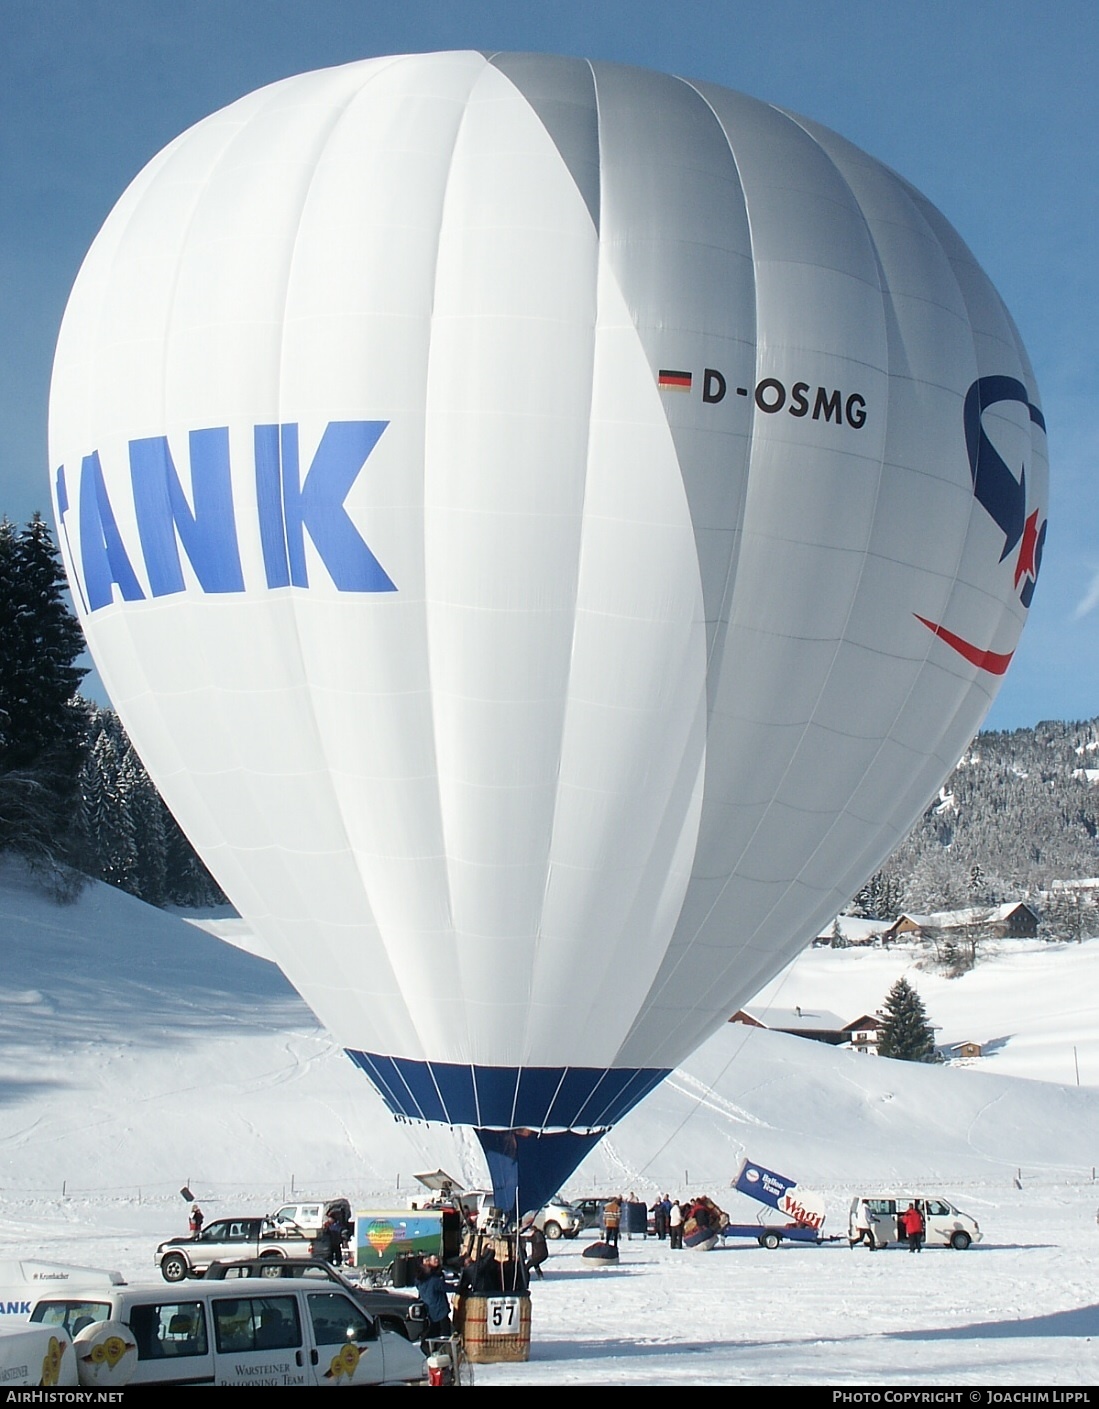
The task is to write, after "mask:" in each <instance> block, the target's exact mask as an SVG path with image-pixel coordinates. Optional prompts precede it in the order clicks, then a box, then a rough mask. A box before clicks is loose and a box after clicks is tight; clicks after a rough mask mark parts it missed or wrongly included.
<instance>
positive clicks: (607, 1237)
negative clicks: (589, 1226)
mask: <svg viewBox="0 0 1099 1409" xmlns="http://www.w3.org/2000/svg"><path fill="white" fill-rule="evenodd" d="M621 1219H622V1201H621V1199H619V1198H613V1199H611V1201H610V1203H608V1204H606V1205H605V1206H604V1208H603V1241H604V1242H605V1243H606V1244H607V1246H608V1247H609V1248H616V1247H617V1246H618V1225H619V1223H620V1222H621Z"/></svg>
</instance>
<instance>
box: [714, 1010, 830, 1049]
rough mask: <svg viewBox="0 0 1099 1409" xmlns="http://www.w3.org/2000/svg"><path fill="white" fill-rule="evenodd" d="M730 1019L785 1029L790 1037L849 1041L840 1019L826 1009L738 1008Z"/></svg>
mask: <svg viewBox="0 0 1099 1409" xmlns="http://www.w3.org/2000/svg"><path fill="white" fill-rule="evenodd" d="M729 1021H730V1022H731V1023H743V1024H744V1025H745V1026H746V1027H761V1028H765V1029H766V1030H767V1031H768V1032H785V1033H787V1034H788V1035H789V1036H791V1037H808V1038H809V1039H810V1040H811V1041H813V1042H827V1043H828V1044H829V1045H830V1046H832V1047H839V1046H841V1045H842V1044H843V1043H844V1042H847V1041H848V1040H849V1034H848V1033H847V1031H846V1029H845V1027H844V1023H843V1019H842V1018H841V1017H839V1016H837V1014H835V1013H830V1012H828V1011H827V1009H825V1008H799V1007H794V1008H756V1007H751V1008H740V1009H738V1010H737V1011H736V1012H735V1013H734V1014H733V1016H732V1017H731V1018H730V1019H729Z"/></svg>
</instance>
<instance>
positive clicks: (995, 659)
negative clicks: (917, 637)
mask: <svg viewBox="0 0 1099 1409" xmlns="http://www.w3.org/2000/svg"><path fill="white" fill-rule="evenodd" d="M912 615H913V616H914V617H915V618H916V620H917V621H922V622H923V624H924V626H926V627H927V629H928V631H934V633H935V635H936V636H938V637H939V639H940V640H941V641H945V642H946V644H947V645H948V646H950V647H951V648H952V649H953V650H955V651H957V652H958V654H959V655H960V656H964V658H965V659H966V660H967V661H968V662H969V663H970V665H975V666H976V667H977V669H978V670H987V671H988V673H989V674H990V675H1003V673H1004V671H1005V670H1006V669H1007V668H1008V666H1009V665H1010V664H1011V657H1012V656H1013V655H1014V654H1015V652H1014V651H1008V653H1007V655H999V654H998V653H997V652H996V651H982V650H981V648H980V646H974V645H973V643H972V642H971V641H967V640H965V638H964V637H962V636H955V635H954V633H953V631H948V630H947V629H946V627H945V626H936V625H935V623H934V622H933V621H928V619H927V618H926V617H925V616H920V615H919V613H918V612H913V613H912Z"/></svg>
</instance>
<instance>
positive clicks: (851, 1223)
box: [847, 1194, 981, 1252]
mask: <svg viewBox="0 0 1099 1409" xmlns="http://www.w3.org/2000/svg"><path fill="white" fill-rule="evenodd" d="M912 1203H914V1204H915V1205H916V1207H917V1208H918V1209H919V1210H920V1212H921V1213H922V1214H923V1220H924V1242H925V1243H926V1244H927V1246H928V1247H944V1248H956V1249H957V1251H958V1252H964V1251H965V1249H966V1248H967V1247H969V1245H970V1243H979V1242H980V1241H981V1229H980V1225H979V1224H978V1222H977V1220H976V1219H975V1218H972V1217H970V1215H969V1214H968V1213H962V1211H961V1210H960V1209H957V1208H955V1207H954V1205H953V1204H952V1203H949V1202H948V1201H947V1200H946V1199H940V1198H929V1197H928V1196H927V1195H925V1194H858V1195H856V1197H855V1198H853V1199H852V1200H851V1210H850V1213H849V1214H848V1220H847V1236H848V1239H849V1240H850V1241H851V1242H852V1243H855V1242H856V1241H858V1238H859V1229H858V1226H857V1215H858V1211H859V1205H860V1204H865V1205H866V1207H867V1210H868V1212H869V1214H870V1220H871V1227H872V1229H873V1232H874V1242H875V1243H876V1245H877V1246H878V1247H880V1248H881V1247H888V1246H889V1244H890V1243H898V1242H904V1240H905V1235H904V1230H903V1229H902V1228H901V1227H900V1224H899V1223H898V1221H897V1220H898V1219H899V1218H900V1215H901V1214H902V1213H903V1212H904V1211H905V1209H906V1208H907V1207H908V1206H909V1204H912Z"/></svg>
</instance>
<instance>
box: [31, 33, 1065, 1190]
mask: <svg viewBox="0 0 1099 1409" xmlns="http://www.w3.org/2000/svg"><path fill="white" fill-rule="evenodd" d="M50 457H51V465H52V467H53V472H54V488H55V494H56V503H55V508H56V514H57V522H58V524H59V526H60V536H61V544H62V550H63V554H64V557H65V560H66V565H67V568H68V571H69V575H70V580H71V583H72V586H73V591H74V595H75V598H76V601H77V604H78V609H79V614H80V617H81V620H82V623H83V626H84V629H85V632H86V634H87V637H88V641H89V645H90V647H91V651H92V654H93V657H94V659H95V661H96V664H97V666H98V668H99V671H100V674H101V676H102V678H103V681H104V683H105V685H106V687H107V689H108V691H109V693H110V695H111V699H112V701H113V702H114V704H115V706H116V708H117V710H118V712H119V714H120V716H121V717H122V720H123V722H124V723H125V726H126V728H127V730H128V732H129V734H130V737H131V738H132V740H133V742H134V744H135V745H136V747H137V748H138V750H139V752H140V754H141V756H142V758H143V759H144V761H145V764H146V766H147V768H148V770H149V772H150V774H151V775H152V777H153V778H154V780H155V781H156V783H157V785H158V787H159V788H160V790H161V792H162V794H163V796H164V797H165V799H166V801H167V802H168V804H169V806H170V807H171V809H172V811H173V812H174V813H175V815H176V817H177V818H178V819H179V821H180V823H181V825H182V826H183V828H184V830H185V831H186V832H187V834H188V836H189V837H190V839H191V840H192V842H193V843H194V845H195V846H196V848H197V849H198V851H199V852H200V853H201V855H202V856H203V858H204V859H205V861H206V862H207V864H208V865H209V867H210V869H211V871H212V872H213V873H214V875H215V876H216V877H217V879H218V880H219V882H220V883H221V885H222V886H223V887H224V889H225V891H226V892H227V894H228V895H229V896H230V897H231V899H232V900H233V902H234V903H235V904H236V906H237V907H238V908H239V910H240V912H241V914H242V915H243V916H245V917H246V918H247V920H248V921H249V922H250V923H251V925H252V926H253V927H254V928H255V930H256V931H257V933H258V934H259V935H260V936H262V938H263V940H264V941H265V943H266V944H267V946H268V947H269V949H270V951H271V953H272V954H273V955H275V956H276V958H277V960H278V962H279V964H280V966H281V967H282V968H283V969H284V971H285V972H286V974H287V976H288V977H289V979H290V980H291V982H292V983H293V984H294V985H295V986H296V988H297V989H298V990H299V991H300V992H301V994H302V995H303V996H304V997H305V999H306V1000H307V1001H308V1002H309V1003H310V1005H311V1006H312V1007H313V1009H314V1010H315V1012H316V1013H317V1014H318V1016H319V1017H320V1018H321V1019H322V1020H323V1021H324V1022H325V1023H326V1024H327V1025H328V1026H329V1028H330V1029H331V1030H332V1032H333V1033H334V1034H336V1035H337V1037H338V1038H339V1040H340V1041H341V1042H342V1043H343V1044H344V1045H345V1046H346V1048H347V1049H348V1051H349V1052H350V1053H351V1054H352V1056H353V1057H354V1058H355V1060H356V1061H358V1062H359V1063H360V1064H361V1065H362V1066H363V1068H364V1069H365V1070H366V1071H367V1072H368V1073H369V1074H370V1075H371V1077H372V1078H373V1080H374V1081H375V1083H376V1084H377V1085H378V1087H379V1089H380V1090H381V1091H382V1092H383V1094H384V1096H385V1098H386V1100H387V1101H388V1103H389V1104H390V1106H391V1108H392V1109H393V1110H394V1111H396V1112H398V1113H400V1114H403V1115H406V1116H409V1117H412V1118H426V1119H430V1120H445V1121H447V1122H450V1123H456V1124H471V1125H474V1126H476V1127H479V1128H481V1129H489V1128H491V1129H495V1130H499V1131H503V1132H508V1131H515V1130H518V1129H521V1128H528V1129H531V1130H535V1131H545V1130H562V1131H572V1132H583V1133H585V1134H587V1133H592V1132H598V1131H601V1130H603V1129H605V1128H606V1127H607V1126H609V1125H610V1124H611V1123H612V1122H613V1121H614V1120H616V1119H617V1118H618V1117H619V1116H621V1115H622V1114H623V1113H624V1111H625V1110H627V1109H629V1107H630V1106H631V1105H633V1104H634V1103H635V1102H636V1101H637V1100H638V1099H640V1097H641V1096H642V1095H644V1094H645V1092H646V1091H648V1090H649V1089H651V1087H652V1085H653V1084H654V1083H655V1082H656V1081H658V1080H659V1079H660V1078H661V1076H662V1075H663V1074H665V1073H666V1072H667V1071H668V1070H669V1069H670V1068H672V1067H674V1066H675V1065H676V1063H678V1062H679V1061H680V1060H681V1059H682V1058H683V1057H684V1056H685V1055H686V1054H687V1053H689V1052H690V1051H691V1050H692V1049H693V1048H694V1047H695V1046H696V1045H697V1044H698V1043H700V1042H701V1041H702V1040H703V1039H704V1038H705V1037H706V1036H707V1035H708V1034H710V1033H711V1032H713V1031H714V1030H715V1029H716V1028H717V1027H718V1026H719V1025H720V1024H721V1023H723V1022H725V1021H726V1020H727V1019H728V1017H729V1015H730V1014H731V1013H732V1012H733V1011H734V1010H735V1008H736V1007H737V1006H738V1004H740V1003H741V1002H743V1001H744V1000H746V999H747V998H748V997H750V996H751V995H752V994H753V993H755V992H756V991H757V990H758V989H759V988H760V986H761V985H762V984H763V983H764V982H766V981H767V980H768V979H769V978H770V977H771V976H772V975H774V974H775V973H776V972H777V971H778V970H779V969H780V968H781V967H782V966H783V965H784V964H786V963H787V962H788V961H789V960H790V959H791V958H792V957H793V956H794V954H796V953H797V952H798V950H799V949H800V948H801V947H802V946H804V945H805V943H806V942H807V941H808V940H809V939H811V938H812V936H813V935H814V934H815V933H817V932H818V930H819V929H820V928H821V927H822V926H823V925H825V924H827V922H828V921H829V920H830V919H831V917H832V916H833V915H834V914H835V913H836V911H837V909H838V908H839V907H840V906H841V905H842V904H843V903H844V902H846V901H847V900H848V899H849V898H850V896H851V895H852V894H853V893H854V891H855V890H856V889H857V887H858V886H859V885H860V884H861V883H862V881H863V880H864V879H865V878H866V876H867V875H869V874H870V873H871V872H872V871H873V870H874V869H875V867H876V866H877V865H878V864H879V863H880V862H881V860H882V859H883V858H884V857H885V856H886V855H888V853H889V852H890V850H891V849H892V848H893V847H894V846H895V845H896V844H897V843H898V842H899V841H900V840H901V839H902V838H903V837H904V836H905V835H906V833H907V832H908V830H909V829H910V827H911V826H912V824H913V822H914V821H915V819H916V818H917V817H918V815H919V813H920V811H921V809H922V808H923V807H924V806H925V805H926V804H927V802H928V800H929V798H930V797H931V796H932V795H933V794H934V792H935V790H936V789H937V788H938V786H939V785H940V783H941V781H942V779H943V778H944V777H945V776H946V774H947V773H948V772H949V771H950V769H951V768H952V767H953V765H954V764H955V763H956V762H957V760H958V758H959V756H960V755H961V753H962V752H963V750H964V748H965V746H966V744H967V743H968V741H969V740H970V739H971V737H972V736H973V734H974V732H975V731H976V729H977V728H978V726H979V724H980V722H981V720H982V719H983V717H984V715H985V712H986V710H987V708H988V706H989V704H990V702H991V700H992V698H993V695H994V693H995V690H996V688H997V685H998V683H999V680H1000V678H1001V676H1002V673H1003V671H1004V669H1006V667H1007V663H1008V661H1009V660H1010V658H1011V655H1012V653H1013V651H1014V649H1015V646H1016V643H1017V641H1018V638H1019V633H1020V631H1021V629H1022V626H1023V623H1024V620H1025V617H1026V614H1027V608H1028V607H1029V605H1030V598H1031V593H1032V592H1033V588H1034V583H1035V580H1036V578H1037V575H1038V569H1039V565H1040V561H1041V552H1042V547H1043V543H1044V536H1045V513H1046V501H1047V469H1046V448H1045V436H1044V422H1043V420H1042V415H1041V412H1040V410H1039V406H1038V394H1037V390H1036V387H1035V382H1034V377H1033V374H1032V371H1031V368H1030V366H1029V363H1028V361H1027V357H1026V354H1025V352H1024V350H1023V347H1022V345H1021V343H1020V340H1019V337H1018V334H1017V333H1016V331H1015V328H1014V326H1013V324H1012V322H1011V319H1010V317H1009V316H1008V314H1007V312H1006V310H1005V309H1004V307H1003V305H1002V303H1001V301H1000V299H999V297H998V296H997V294H996V293H995V291H994V290H993V288H992V287H991V285H990V283H989V281H988V280H987V278H986V277H985V275H984V274H983V273H982V272H981V270H980V269H979V268H978V266H977V264H976V262H975V261H974V259H973V257H972V255H971V254H970V252H969V251H968V250H967V249H966V247H965V245H964V244H963V243H962V241H961V240H960V238H959V237H958V235H957V234H956V233H955V232H954V231H953V230H952V229H951V227H950V226H949V225H948V224H947V222H946V221H945V220H944V219H943V217H942V216H941V215H940V214H939V213H938V212H937V211H936V210H935V209H934V208H933V207H932V206H931V205H929V203H928V202H927V201H926V200H925V199H924V198H923V197H922V196H920V195H919V194H918V193H917V192H916V191H914V190H913V189H912V188H911V187H910V186H908V185H907V184H906V183H905V182H904V181H902V180H901V179H900V178H899V177H898V176H896V175H895V174H894V173H893V172H891V171H889V170H887V169H886V168H884V167H883V166H881V165H880V164H879V163H878V162H876V161H874V160H873V159H871V158H870V157H868V156H866V155H865V154H864V153H863V152H861V151H858V150H857V149H856V148H854V147H852V146H851V145H850V144H849V143H847V142H846V141H844V140H843V139H842V138H840V137H838V136H836V135H835V134H834V133H832V132H829V131H828V130H826V129H824V128H822V127H819V126H817V125H816V124H815V123H812V122H809V121H807V120H806V119H804V118H801V117H797V116H795V115H794V114H792V113H789V112H785V111H782V110H780V109H777V108H774V107H770V106H768V105H766V104H765V103H762V102H759V101H756V100H754V99H752V98H747V97H744V96H741V95H739V94H737V93H733V92H729V91H727V90H725V89H722V88H719V87H716V86H714V85H712V84H706V83H692V82H687V81H685V80H683V79H679V78H673V77H669V76H666V75H661V74H656V73H648V72H643V71H640V70H632V69H627V68H622V67H617V66H614V65H610V64H602V63H588V62H585V61H582V60H578V59H564V58H552V57H548V56H540V55H498V54H493V55H484V54H480V53H475V52H462V53H443V54H413V55H406V56H403V57H392V58H379V59H371V60H366V61H363V62H360V63H353V64H349V65H347V66H344V67H340V68H334V69H329V70H325V71H322V72H316V73H306V74H303V75H301V76H299V77H295V78H291V79H288V80H285V81H283V82H280V83H276V84H273V85H272V86H270V87H268V88H264V89H262V90H260V91H258V92H256V93H253V94H251V95H249V96H247V97H245V98H242V99H241V100H240V101H239V102H236V103H234V104H232V105H231V106H230V107H228V108H226V109H224V110H223V111H221V112H218V113H215V114H214V115H213V116H211V117H209V118H207V119H206V120H205V121H203V122H200V123H199V124H198V125H197V126H195V127H194V128H192V129H191V130H190V131H188V132H185V133H184V134H183V135H182V136H181V137H179V138H178V139H177V140H176V141H175V142H173V143H172V144H171V145H170V146H169V147H167V148H166V149H165V150H164V151H163V152H161V153H160V155H159V156H157V157H156V158H155V159H154V160H153V161H152V162H151V163H150V164H149V165H148V166H147V167H146V169H145V170H144V171H143V172H142V173H141V174H140V175H139V176H138V177H137V179H136V180H135V181H134V183H133V184H132V185H131V187H130V188H129V190H128V191H127V192H126V193H125V194H124V195H123V197H122V199H121V200H120V201H119V203H118V205H117V206H116V208H115V209H114V211H113V212H112V214H111V215H110V217H109V219H108V220H107V222H106V224H105V226H104V227H103V230H102V231H101V233H100V234H99V236H98V238H97V239H96V241H95V243H94V245H93V246H92V249H91V251H90V253H89V254H88V256H87V259H86V261H85V263H84V266H83V268H82V269H81V272H80V275H79V277H78V279H77V282H76V285H75V288H74V290H73V293H72V297H71V299H70V302H69V306H68V309H67V312H66V315H65V319H64V325H63V327H62V330H61V335H60V339H59V343H58V349H57V357H56V364H55V369H54V382H53V389H52V399H51V414H50ZM550 1192H552V1190H551V1191H550Z"/></svg>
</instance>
